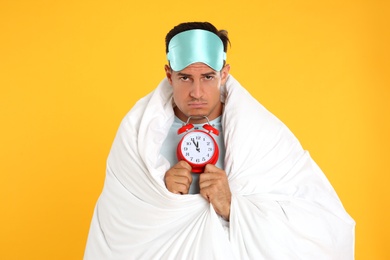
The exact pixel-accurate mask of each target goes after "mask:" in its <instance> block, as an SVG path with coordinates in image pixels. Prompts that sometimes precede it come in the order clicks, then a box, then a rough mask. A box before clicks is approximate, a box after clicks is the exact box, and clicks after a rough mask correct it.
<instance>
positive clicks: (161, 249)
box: [84, 75, 355, 260]
mask: <svg viewBox="0 0 390 260" xmlns="http://www.w3.org/2000/svg"><path fill="white" fill-rule="evenodd" d="M221 95H222V96H221V100H222V101H223V102H224V104H225V105H224V113H223V117H222V124H223V128H224V140H225V146H226V155H225V167H224V168H225V171H226V173H227V175H228V179H229V185H230V188H231V192H232V204H231V214H230V223H229V233H228V235H226V233H225V231H224V229H223V227H222V225H221V222H220V219H219V217H218V215H217V214H216V213H215V211H214V209H213V207H212V206H211V205H210V204H209V203H208V202H207V201H205V200H204V199H203V198H202V197H201V196H200V195H199V194H196V195H176V194H173V193H170V192H169V191H168V190H167V189H166V187H165V185H164V181H163V177H164V174H165V172H166V171H167V170H168V169H169V168H170V165H169V163H168V161H167V160H166V159H165V158H164V157H163V156H162V155H161V154H160V149H161V146H162V143H163V142H164V140H165V137H166V135H167V133H168V129H169V128H170V127H171V125H172V122H173V119H174V113H173V108H172V89H171V86H170V85H169V83H168V81H167V80H166V79H164V80H163V81H162V82H161V83H160V85H159V86H158V87H157V88H156V90H154V91H153V92H152V93H150V94H149V95H147V96H146V97H144V98H143V99H141V100H140V101H139V102H137V104H136V105H135V106H134V107H133V108H132V109H131V111H130V112H129V113H128V114H127V115H126V116H125V118H124V119H123V121H122V123H121V126H120V128H119V130H118V133H117V135H116V137H115V140H114V143H113V145H112V148H111V151H110V155H109V157H108V160H107V174H106V180H105V184H104V188H103V191H102V194H101V196H100V197H99V200H98V202H97V205H96V208H95V211H94V215H93V219H92V223H91V228H90V234H89V237H88V241H87V247H86V251H85V256H84V258H85V259H94V260H95V259H342V260H347V259H353V257H354V253H353V251H354V224H355V223H354V221H353V220H352V218H350V216H349V215H348V214H347V213H346V212H345V210H344V208H343V206H342V204H341V202H340V200H339V199H338V197H337V194H336V193H335V191H334V190H333V188H332V186H331V185H330V183H329V182H328V180H327V179H326V177H325V175H324V174H323V173H322V171H321V170H320V168H319V167H318V166H317V165H316V164H315V162H314V161H313V160H312V159H311V157H310V155H309V154H308V152H306V151H304V150H303V149H302V147H301V145H300V143H299V142H298V140H297V139H296V138H295V136H294V135H293V134H292V133H291V132H290V131H289V129H288V128H287V127H286V126H285V125H284V124H283V123H282V122H280V121H279V120H278V119H277V118H276V117H275V116H273V115H272V114H271V113H270V112H269V111H267V110H266V109H265V108H264V107H263V106H262V105H261V104H260V103H259V102H257V101H256V100H255V99H254V98H253V97H252V96H251V95H250V94H249V93H248V92H247V91H246V90H245V89H244V88H243V87H242V86H241V85H240V84H239V83H238V82H237V81H236V80H235V79H234V78H233V77H232V76H231V75H230V76H229V78H228V81H227V82H226V84H225V86H223V87H222V90H221ZM173 145H177V144H173Z"/></svg>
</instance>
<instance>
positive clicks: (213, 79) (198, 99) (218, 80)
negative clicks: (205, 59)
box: [165, 63, 230, 123]
mask: <svg viewBox="0 0 390 260" xmlns="http://www.w3.org/2000/svg"><path fill="white" fill-rule="evenodd" d="M229 70H230V67H229V65H226V66H225V67H224V68H223V69H222V70H221V71H220V72H219V71H215V70H213V69H212V68H210V67H209V66H207V65H206V64H204V63H194V64H191V65H189V66H188V67H186V68H185V69H183V70H181V71H173V70H171V68H170V67H169V66H168V65H166V66H165V72H166V75H167V78H168V81H169V83H170V84H171V85H172V87H173V99H174V101H175V104H176V106H177V107H176V108H175V114H176V116H177V117H178V118H179V119H181V120H182V121H184V122H186V121H187V119H188V117H189V116H192V117H193V118H191V123H203V122H205V119H204V118H203V116H207V117H208V118H209V120H213V119H215V118H217V117H218V116H220V115H221V114H222V103H221V101H220V87H221V85H223V84H225V82H226V79H227V76H228V74H229Z"/></svg>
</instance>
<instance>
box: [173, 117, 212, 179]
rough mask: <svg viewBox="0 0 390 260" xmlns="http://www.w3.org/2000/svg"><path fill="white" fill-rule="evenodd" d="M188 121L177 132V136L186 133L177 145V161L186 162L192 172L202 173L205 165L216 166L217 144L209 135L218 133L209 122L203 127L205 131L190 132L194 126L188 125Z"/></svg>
mask: <svg viewBox="0 0 390 260" xmlns="http://www.w3.org/2000/svg"><path fill="white" fill-rule="evenodd" d="M206 119H207V117H206ZM189 120H190V118H189V119H188V121H187V123H186V124H185V125H184V126H183V127H181V128H179V130H178V131H177V133H178V134H183V133H185V132H186V134H185V135H184V136H183V137H182V139H181V140H180V142H179V144H178V145H177V151H176V152H177V159H178V160H179V161H181V160H184V161H186V162H187V163H188V164H189V165H190V166H191V167H192V172H194V173H202V172H204V167H205V166H206V165H207V164H216V163H217V161H218V156H219V148H218V144H217V142H216V141H215V139H214V138H213V137H212V135H211V134H210V133H212V134H215V135H219V131H218V130H217V129H215V128H214V127H212V126H211V125H210V122H209V123H208V124H205V125H203V129H205V130H200V129H195V130H192V129H193V128H194V125H193V124H189V123H188V122H189ZM207 121H208V119H207Z"/></svg>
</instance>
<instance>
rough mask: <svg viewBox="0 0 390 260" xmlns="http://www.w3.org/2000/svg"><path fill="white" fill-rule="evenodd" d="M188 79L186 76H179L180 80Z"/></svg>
mask: <svg viewBox="0 0 390 260" xmlns="http://www.w3.org/2000/svg"><path fill="white" fill-rule="evenodd" d="M188 79H189V78H188V77H184V76H183V77H180V80H182V81H188Z"/></svg>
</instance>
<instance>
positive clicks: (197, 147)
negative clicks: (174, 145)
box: [191, 138, 200, 152]
mask: <svg viewBox="0 0 390 260" xmlns="http://www.w3.org/2000/svg"><path fill="white" fill-rule="evenodd" d="M191 141H192V142H193V143H194V145H195V147H196V150H197V151H198V152H200V149H199V142H196V143H195V138H191Z"/></svg>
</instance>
